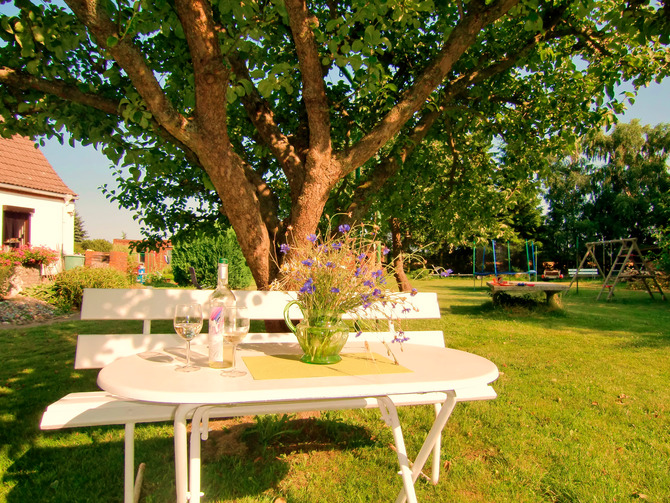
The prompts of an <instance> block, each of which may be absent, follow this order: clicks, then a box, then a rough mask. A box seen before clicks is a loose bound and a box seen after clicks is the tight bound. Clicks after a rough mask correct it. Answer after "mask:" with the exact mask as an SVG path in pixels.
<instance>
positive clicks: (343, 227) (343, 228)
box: [337, 224, 351, 234]
mask: <svg viewBox="0 0 670 503" xmlns="http://www.w3.org/2000/svg"><path fill="white" fill-rule="evenodd" d="M337 230H338V231H340V232H341V233H342V234H344V233H345V232H349V231H350V230H351V226H350V225H349V224H343V225H340V226H339V227H338V228H337Z"/></svg>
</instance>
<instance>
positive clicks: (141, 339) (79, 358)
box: [75, 288, 444, 368]
mask: <svg viewBox="0 0 670 503" xmlns="http://www.w3.org/2000/svg"><path fill="white" fill-rule="evenodd" d="M211 292H212V290H187V289H178V288H168V289H152V288H146V289H135V288H133V289H97V288H87V289H85V290H84V298H83V303H82V309H81V319H82V320H142V321H143V329H142V334H95V335H79V337H78V339H77V353H76V357H75V368H101V367H103V366H104V365H106V364H107V363H110V362H111V361H113V360H115V359H116V358H119V357H121V356H127V355H131V354H135V353H140V352H143V351H159V350H161V349H163V348H165V347H170V346H181V345H183V344H184V343H183V341H182V340H181V339H180V338H179V337H178V336H177V335H176V334H175V333H169V334H155V333H151V322H152V321H153V320H171V319H172V316H173V311H174V306H175V305H176V304H181V303H192V302H196V303H200V304H203V305H204V306H206V303H207V300H208V299H209V295H210V294H211ZM234 293H235V296H236V298H237V301H238V304H241V305H244V306H245V307H247V308H248V309H249V317H250V318H251V319H252V320H283V319H284V308H285V306H286V304H287V303H288V302H290V301H291V300H294V299H295V298H296V296H295V295H296V294H295V292H275V291H270V292H268V291H259V290H235V292H234ZM403 297H406V299H407V302H408V304H409V305H411V307H412V309H406V307H407V306H406V305H403V304H400V303H398V304H394V305H391V304H390V303H387V305H386V306H385V310H386V315H382V314H381V313H379V312H377V311H375V310H366V311H365V312H364V313H363V314H361V316H359V318H364V319H371V320H374V319H384V320H386V319H387V315H388V316H391V318H392V319H396V320H411V319H439V318H440V307H439V304H438V302H437V295H436V294H435V293H429V292H422V293H418V294H416V295H414V296H411V295H410V294H403ZM290 312H291V318H292V319H295V320H298V319H301V318H302V313H301V312H300V310H299V309H298V308H297V306H294V307H293V308H292V310H291V311H290ZM344 318H345V319H347V318H349V319H351V316H344ZM384 328H386V327H384ZM389 328H391V327H389ZM415 334H416V335H415ZM407 335H408V336H409V337H410V339H411V340H412V342H415V343H418V344H428V345H434V346H441V347H444V336H443V334H442V332H441V331H421V332H407ZM360 339H361V340H379V334H377V333H364V334H362V335H361V336H360ZM295 340H296V339H295V337H293V336H292V335H290V334H289V335H287V334H267V333H253V334H249V336H248V337H247V338H246V339H245V341H247V342H295ZM193 342H194V344H206V343H207V334H206V333H201V334H200V335H199V336H198V337H197V338H196V339H194V341H193Z"/></svg>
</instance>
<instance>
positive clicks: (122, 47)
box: [65, 0, 191, 145]
mask: <svg viewBox="0 0 670 503" xmlns="http://www.w3.org/2000/svg"><path fill="white" fill-rule="evenodd" d="M65 3H66V4H67V5H68V6H69V7H70V9H72V12H74V14H75V15H76V16H77V18H78V19H79V20H80V21H81V22H82V23H83V24H84V25H86V27H87V28H88V29H89V30H90V32H91V33H92V34H93V36H95V38H96V39H97V43H98V45H99V46H100V47H101V48H102V49H104V50H106V51H108V52H109V53H110V54H111V55H112V57H113V58H114V59H115V60H116V62H117V63H118V64H119V66H121V68H123V70H124V71H125V72H126V73H127V74H128V77H129V78H130V80H131V81H132V82H133V85H134V86H135V88H136V89H137V91H138V92H139V93H140V95H141V96H142V99H143V100H144V101H145V103H146V104H147V108H148V109H149V111H150V112H151V113H152V114H153V116H154V117H155V118H156V120H157V121H158V123H159V124H161V125H162V126H163V127H164V128H165V129H166V130H167V131H168V132H169V133H170V134H171V135H172V136H174V137H175V138H177V139H179V140H180V141H181V142H183V143H186V144H187V145H190V144H191V141H190V133H189V127H188V122H187V120H186V118H185V117H183V116H182V115H181V114H180V113H179V112H178V111H177V110H176V109H175V108H174V107H173V106H172V103H170V101H169V100H168V99H167V97H166V96H165V93H163V89H162V88H161V86H160V84H159V83H158V81H157V80H156V77H155V75H154V73H153V71H152V70H151V68H149V66H148V65H147V63H146V61H145V59H144V57H143V56H142V54H141V53H140V51H139V50H138V49H137V48H136V47H135V46H134V45H133V43H132V41H131V40H129V37H123V38H121V36H120V35H119V33H118V31H117V27H116V25H115V24H114V22H113V21H112V20H111V19H110V18H109V16H108V14H107V11H106V9H105V7H104V5H103V4H104V2H99V1H98V0H65ZM113 39H116V40H118V43H117V44H116V45H114V46H113V47H110V46H109V45H108V43H107V41H108V40H113Z"/></svg>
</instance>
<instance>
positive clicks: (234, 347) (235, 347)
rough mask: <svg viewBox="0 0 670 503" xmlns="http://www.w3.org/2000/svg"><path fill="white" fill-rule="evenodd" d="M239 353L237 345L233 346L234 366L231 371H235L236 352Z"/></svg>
mask: <svg viewBox="0 0 670 503" xmlns="http://www.w3.org/2000/svg"><path fill="white" fill-rule="evenodd" d="M236 351H237V344H233V357H232V358H233V366H232V367H230V369H231V370H235V368H236V367H235V352H236Z"/></svg>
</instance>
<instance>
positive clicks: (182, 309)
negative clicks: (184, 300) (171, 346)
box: [174, 304, 202, 372]
mask: <svg viewBox="0 0 670 503" xmlns="http://www.w3.org/2000/svg"><path fill="white" fill-rule="evenodd" d="M174 329H175V332H177V335H179V337H181V338H182V339H184V340H185V341H186V365H184V366H182V367H177V368H176V369H175V370H176V371H178V372H193V371H195V370H200V367H198V366H196V365H193V364H191V339H193V338H194V337H195V336H196V335H198V334H199V333H200V330H202V306H201V305H200V304H177V306H176V307H175V310H174Z"/></svg>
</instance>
